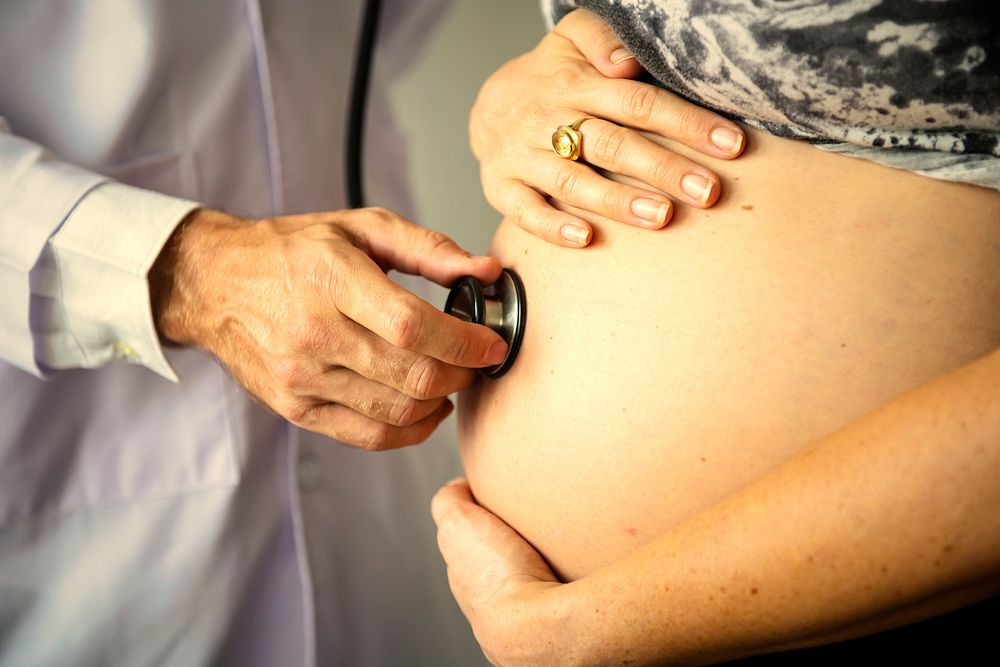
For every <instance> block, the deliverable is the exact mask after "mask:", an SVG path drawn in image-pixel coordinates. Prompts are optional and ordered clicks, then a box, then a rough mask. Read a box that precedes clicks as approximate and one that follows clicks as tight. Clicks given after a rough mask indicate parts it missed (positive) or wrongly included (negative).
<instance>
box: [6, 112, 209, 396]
mask: <svg viewBox="0 0 1000 667" xmlns="http://www.w3.org/2000/svg"><path fill="white" fill-rule="evenodd" d="M197 206H198V205H197V204H196V203H194V202H191V201H187V200H184V199H178V198H175V197H168V196H166V195H161V194H158V193H155V192H150V191H147V190H141V189H138V188H133V187H130V186H127V185H123V184H120V183H114V182H109V181H107V179H106V178H105V177H103V176H101V175H99V174H95V173H93V172H90V171H87V170H85V169H81V168H79V167H75V166H73V165H70V164H67V163H65V162H61V161H59V160H57V159H55V158H54V157H53V156H52V155H51V154H49V153H48V152H47V151H46V150H45V149H44V148H42V147H41V146H38V145H37V144H34V143H32V142H30V141H27V140H25V139H22V138H19V137H16V136H14V135H12V134H11V133H10V130H9V128H8V127H7V126H6V124H5V123H4V121H3V119H2V118H0V238H2V239H3V243H2V244H0V356H2V357H3V358H4V359H5V360H7V361H9V362H11V363H13V364H14V365H16V366H18V367H20V368H22V369H24V370H26V371H28V372H29V373H32V374H34V375H36V376H38V377H45V376H46V375H48V374H51V373H52V372H54V371H55V370H58V369H65V368H94V367H97V366H100V365H103V364H105V363H108V362H110V361H113V360H117V359H124V360H127V361H130V362H133V363H140V364H143V365H145V366H147V367H149V368H150V369H152V370H153V371H155V372H157V373H159V374H160V375H162V376H164V377H166V378H168V379H171V380H174V381H176V379H177V377H176V374H175V373H174V372H173V369H172V368H171V367H170V365H169V363H168V362H167V360H166V358H165V357H164V355H163V350H162V348H161V346H160V341H159V338H158V336H157V333H156V328H155V325H154V322H153V316H152V309H151V306H150V298H149V285H148V282H147V275H148V273H149V269H150V267H151V266H152V264H153V262H154V261H155V260H156V257H157V256H158V255H159V252H160V250H161V249H162V247H163V245H164V244H165V243H166V241H167V239H168V238H169V237H170V234H171V233H172V232H173V230H174V229H175V228H176V226H177V225H178V224H179V223H180V222H181V220H183V219H184V217H186V216H187V215H188V213H190V212H191V211H192V210H193V209H195V208H196V207H197Z"/></svg>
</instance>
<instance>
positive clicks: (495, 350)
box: [483, 340, 507, 365]
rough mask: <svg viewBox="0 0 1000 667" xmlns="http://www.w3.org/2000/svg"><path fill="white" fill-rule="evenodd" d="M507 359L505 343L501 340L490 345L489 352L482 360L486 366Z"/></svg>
mask: <svg viewBox="0 0 1000 667" xmlns="http://www.w3.org/2000/svg"><path fill="white" fill-rule="evenodd" d="M506 358H507V343H505V342H503V341H502V340H498V341H497V342H495V343H493V344H492V345H490V350H489V352H487V353H486V358H485V359H483V361H485V362H486V363H487V364H494V365H495V364H499V363H501V362H502V361H503V360H504V359H506Z"/></svg>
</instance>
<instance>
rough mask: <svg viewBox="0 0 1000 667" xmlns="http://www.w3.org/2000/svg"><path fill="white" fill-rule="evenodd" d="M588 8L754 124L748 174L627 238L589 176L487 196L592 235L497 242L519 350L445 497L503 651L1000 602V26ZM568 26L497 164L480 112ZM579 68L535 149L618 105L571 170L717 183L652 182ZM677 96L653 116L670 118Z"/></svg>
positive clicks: (903, 17) (713, 649)
mask: <svg viewBox="0 0 1000 667" xmlns="http://www.w3.org/2000/svg"><path fill="white" fill-rule="evenodd" d="M570 4H571V3H559V4H557V5H556V6H554V7H553V8H552V12H553V14H552V17H553V19H558V18H559V17H561V16H563V15H564V14H566V12H567V11H568V10H569V9H570V8H571V7H570V6H569V5H570ZM579 4H582V5H586V6H587V7H589V8H591V9H593V10H595V11H596V12H598V13H599V14H600V15H601V16H603V17H604V18H605V19H606V20H608V21H610V22H611V23H612V24H613V25H614V26H615V28H616V29H617V30H618V32H619V34H620V36H621V37H622V38H624V43H625V46H627V47H628V48H629V49H630V51H631V52H633V53H636V54H638V55H639V57H640V59H641V60H642V62H643V64H644V65H645V66H646V68H647V70H648V71H649V72H650V73H651V74H653V75H654V76H655V77H656V78H657V79H658V80H659V81H660V83H662V84H664V85H665V86H666V87H667V88H669V89H671V90H673V91H675V92H677V93H680V94H682V95H684V96H685V97H688V98H689V99H691V100H693V101H696V102H699V103H701V104H704V105H706V106H709V107H713V108H715V109H717V110H720V111H723V112H726V113H728V114H730V115H732V116H735V117H737V118H740V119H742V120H744V121H745V122H746V123H747V124H748V125H750V126H751V128H753V129H750V130H748V131H747V141H746V144H747V149H746V152H745V154H744V155H743V157H742V158H741V159H740V160H739V161H738V162H727V161H723V160H714V161H713V160H706V159H705V158H704V157H699V158H698V159H699V160H700V161H702V162H703V163H704V164H705V165H706V166H707V167H709V168H710V169H711V170H712V172H714V174H716V175H717V177H718V178H719V179H721V182H722V183H724V185H725V187H724V189H723V193H722V196H721V198H720V199H719V201H718V203H717V204H716V205H715V206H714V207H712V208H710V209H699V208H694V207H690V206H684V205H680V206H677V207H676V209H677V210H676V211H674V212H673V221H672V223H671V225H670V227H668V228H667V229H666V230H664V231H662V232H656V233H653V232H649V231H644V230H640V229H635V228H631V227H627V226H624V225H620V224H616V223H613V222H611V221H610V220H608V219H607V218H614V219H622V218H624V217H625V216H623V215H620V214H616V211H617V210H620V209H622V208H623V207H622V206H621V205H620V204H619V205H618V207H617V209H616V208H615V205H614V204H613V203H612V204H609V205H607V208H605V209H601V207H600V205H599V204H598V203H597V202H605V201H610V202H614V201H615V197H614V194H615V193H616V192H618V191H616V190H614V189H613V188H614V186H613V185H611V183H610V182H608V181H603V179H601V177H600V176H598V175H597V173H596V172H594V171H591V170H590V169H589V168H588V167H587V166H585V165H581V164H578V163H569V162H563V163H559V166H558V167H555V168H551V169H549V170H550V171H553V172H555V174H556V176H555V177H553V179H554V180H553V183H554V186H553V187H550V186H548V184H546V183H544V182H539V183H529V184H528V185H532V186H534V187H536V188H538V189H539V190H541V191H543V192H546V193H547V194H550V195H552V197H553V198H554V199H556V200H562V201H563V202H565V203H559V202H556V206H557V208H558V209H559V210H554V209H551V208H548V206H547V204H546V202H545V201H544V200H541V198H540V197H539V201H538V202H537V207H536V208H535V209H534V210H527V209H526V208H524V207H522V208H521V209H519V210H517V211H507V210H505V209H504V207H503V198H502V196H499V195H498V194H497V193H487V194H488V195H489V196H491V200H493V201H494V203H495V204H497V205H498V208H500V209H501V210H502V211H504V212H505V213H508V214H509V215H513V216H514V217H516V219H517V222H520V223H521V226H528V227H531V226H532V225H537V226H543V227H548V228H551V229H552V230H559V229H561V228H562V227H563V226H565V225H566V224H571V218H572V219H577V218H578V219H580V220H584V221H585V222H584V223H583V224H586V225H588V227H587V228H588V229H592V230H593V231H592V238H593V240H592V242H591V244H590V247H589V248H587V249H586V250H585V251H569V250H566V249H565V248H560V247H558V246H557V245H555V244H546V243H544V242H543V241H540V240H537V239H535V238H534V237H532V236H531V235H530V234H528V233H526V232H525V231H524V230H522V229H521V228H520V227H519V225H518V224H514V223H513V222H512V220H511V219H507V220H505V221H504V222H503V223H502V224H501V226H500V228H499V230H498V232H497V235H496V237H495V239H494V245H493V252H494V253H495V254H496V255H497V256H498V257H499V258H500V260H501V261H502V262H503V263H504V264H505V265H507V266H511V267H513V268H515V269H516V270H517V271H518V272H519V273H520V274H521V276H522V278H523V279H524V282H525V286H526V290H527V295H528V301H529V312H528V326H527V329H526V336H525V339H524V343H523V346H522V350H521V353H520V357H519V358H518V360H517V363H516V364H515V365H514V366H513V368H512V370H511V371H510V372H509V373H508V374H507V375H506V376H505V377H503V378H502V379H500V380H498V381H487V382H482V383H480V384H478V385H477V386H476V387H475V388H474V389H473V390H472V391H469V392H467V393H466V394H465V395H463V396H462V402H461V405H460V409H461V412H460V433H461V437H462V446H463V452H462V454H463V458H464V461H465V465H466V469H467V473H468V482H467V483H466V482H465V481H463V480H459V481H456V482H455V483H453V484H451V485H449V486H447V487H445V489H443V490H442V492H441V493H440V494H439V495H438V497H437V499H436V500H435V505H434V513H435V517H436V519H437V520H438V522H439V543H440V544H441V548H442V553H443V554H444V556H445V559H446V561H447V562H448V566H449V573H450V578H451V581H452V588H453V591H454V592H455V594H456V597H457V598H458V600H459V602H460V604H461V605H462V606H463V610H464V611H465V612H466V615H467V616H468V617H469V619H470V621H471V623H472V624H473V628H474V629H475V630H476V633H477V637H478V638H479V639H480V642H481V643H482V644H483V648H484V650H485V651H486V653H487V656H489V657H490V658H491V659H492V660H493V661H494V662H495V663H496V664H502V665H557V664H647V663H652V662H715V661H719V660H724V659H730V658H734V657H740V656H747V655H753V654H759V653H767V652H773V651H780V650H785V649H789V648H797V647H802V646H811V645H816V644H825V643H829V642H834V641H838V640H842V639H847V638H852V637H857V636H861V635H867V634H871V633H874V632H878V631H881V630H886V629H889V628H894V627H897V626H901V625H906V624H910V623H914V622H917V621H921V620H923V619H927V618H931V617H935V616H940V615H942V614H945V613H947V612H951V611H953V610H956V609H959V608H962V607H967V606H969V605H973V604H975V603H981V601H983V600H986V599H988V598H990V597H991V596H993V595H996V594H997V592H998V591H1000V512H998V511H997V510H996V508H997V507H998V506H1000V484H998V483H997V480H998V479H1000V352H998V351H997V350H998V348H1000V194H998V193H997V188H998V187H1000V166H998V165H1000V157H998V156H1000V149H998V136H1000V76H998V73H997V64H996V63H997V62H998V60H1000V45H998V38H997V33H996V29H995V27H994V23H993V22H991V21H990V20H989V19H988V17H987V16H985V15H983V16H977V15H976V12H977V11H979V10H977V9H976V8H975V3H971V2H960V1H954V2H912V3H895V2H888V1H886V2H880V1H879V0H855V1H844V2H838V3H817V2H813V1H811V0H796V1H792V2H775V1H769V0H764V1H759V2H749V1H747V2H707V1H706V2H686V1H683V0H659V1H658V2H652V3H651V2H630V1H619V2H599V1H595V2H581V3H579ZM821 8H822V9H821ZM591 20H597V19H596V17H594V16H593V15H588V14H585V13H582V12H574V13H573V14H570V15H569V16H568V17H567V18H566V19H565V20H564V22H563V24H561V25H565V24H567V23H570V22H573V21H591ZM563 32H565V30H563ZM546 40H548V42H545V41H543V44H542V46H540V47H539V49H537V50H536V51H535V52H533V53H532V54H529V55H528V56H525V57H524V58H522V59H519V60H517V61H513V62H512V63H510V64H508V65H507V66H506V67H505V68H504V69H502V70H501V71H500V72H498V74H497V75H495V76H494V78H493V80H491V81H490V82H488V83H487V86H486V87H484V91H483V93H482V95H481V98H480V102H479V104H478V105H477V109H476V110H475V111H474V114H473V140H474V141H473V143H474V148H475V149H476V150H477V154H479V155H480V158H481V159H482V160H483V164H484V170H485V169H488V168H491V167H490V164H491V160H492V158H491V156H490V155H489V153H488V151H484V150H483V148H482V145H481V146H479V147H477V146H476V138H477V118H478V120H479V121H480V122H483V118H484V117H485V116H486V115H487V113H488V110H489V109H492V110H493V111H494V112H495V111H496V109H498V108H500V105H499V104H496V103H495V102H493V101H492V100H491V96H492V95H496V94H500V93H501V92H504V91H506V93H507V94H509V93H510V90H509V89H506V88H504V86H505V85H506V86H508V87H509V86H510V85H511V84H510V82H511V81H517V80H520V81H522V82H523V83H524V85H531V77H532V76H533V74H532V72H533V71H537V70H540V69H542V68H544V67H545V64H544V61H543V59H542V57H543V55H544V53H549V52H551V50H553V49H557V46H558V45H559V44H562V45H563V46H567V44H566V40H565V38H563V37H562V36H561V34H560V28H559V27H557V29H556V31H555V32H554V33H553V34H551V35H549V36H548V37H547V38H546ZM560 40H562V41H560ZM543 46H544V47H546V48H548V49H549V51H544V50H543V48H542V47H543ZM543 51H544V53H543ZM613 61H614V59H613V58H612V62H613ZM564 77H565V85H564V86H563V87H562V89H561V90H556V91H554V95H553V101H552V108H551V109H540V110H537V111H535V112H530V113H527V114H524V113H523V111H524V110H523V109H517V111H518V112H520V113H521V116H522V118H523V119H524V121H523V122H524V124H526V125H528V126H529V127H531V128H534V130H535V131H534V134H531V132H530V131H529V132H528V133H527V134H526V135H525V136H526V139H525V142H526V143H530V144H531V145H532V147H533V149H535V150H538V151H541V150H542V149H543V147H544V144H545V141H546V140H547V139H548V134H549V133H551V131H552V130H554V129H555V127H556V126H558V125H569V124H571V123H573V122H574V121H576V120H578V119H579V118H583V117H587V116H596V117H597V119H595V120H586V121H584V122H583V124H582V125H579V131H580V133H581V134H582V135H583V137H584V140H583V142H582V151H583V154H582V157H581V160H583V161H586V162H589V163H590V164H591V165H594V166H595V167H603V168H606V169H608V170H609V171H613V172H620V173H621V175H620V176H619V175H614V176H613V177H614V178H615V179H617V180H623V181H630V182H631V181H638V182H642V183H646V184H649V185H652V186H654V187H658V188H659V189H661V190H663V191H665V192H667V193H668V194H671V195H672V196H674V198H675V200H676V201H677V202H680V203H681V204H689V203H693V202H694V203H697V202H699V201H701V202H705V201H711V200H712V199H713V198H714V197H716V196H717V195H718V190H719V189H718V187H717V186H718V183H719V181H713V180H707V181H699V179H698V178H690V175H691V173H694V172H692V171H691V170H685V169H673V170H662V171H651V170H650V166H649V164H648V163H644V162H643V160H644V156H646V155H647V154H648V153H649V150H650V147H651V146H652V145H653V144H652V143H649V142H648V141H647V140H646V139H643V138H641V137H640V136H639V135H637V134H635V133H633V132H631V131H629V130H623V129H621V128H618V127H616V126H615V124H613V123H611V122H608V121H607V120H605V119H606V118H607V117H608V116H607V110H606V109H603V108H598V107H599V106H600V105H599V103H597V102H594V101H593V100H596V99H598V98H599V95H597V93H596V92H594V91H590V92H591V93H592V94H591V95H590V97H588V96H587V95H586V94H585V93H584V92H581V91H580V88H581V85H582V84H581V83H580V81H579V80H577V79H575V78H574V71H573V70H572V68H567V69H566V71H565V72H564ZM617 83H619V82H615V81H610V80H609V81H608V82H607V83H606V86H607V89H608V90H612V89H613V86H614V85H616V84H617ZM588 85H589V84H588ZM649 90H651V91H654V89H652V88H650V89H649ZM566 91H570V92H571V93H575V94H576V95H577V96H576V97H575V98H574V97H573V96H572V95H570V94H567V92H566ZM658 95H667V93H660V92H659V91H656V92H651V93H649V94H648V95H645V96H643V98H642V99H636V100H634V101H635V102H636V104H635V106H636V108H642V107H645V108H647V109H648V110H649V113H650V117H651V118H652V117H653V116H655V113H656V109H657V108H658V107H657V104H658V100H661V99H663V98H662V97H659V96H658ZM568 100H582V102H581V103H579V104H578V105H576V106H573V105H572V104H570V103H569V101H568ZM507 108H511V109H516V105H510V104H508V105H507ZM546 114H549V115H548V116H547V115H546ZM544 119H550V120H549V122H548V123H547V124H546V123H544V122H543V120H544ZM488 120H489V122H485V123H484V124H485V125H486V126H492V127H498V126H501V125H502V123H501V120H500V119H499V117H498V118H492V117H490V118H489V119H488ZM661 120H662V118H661ZM673 120H674V121H676V122H675V125H677V126H680V127H683V126H684V118H683V117H678V118H675V119H673ZM535 121H537V123H535ZM532 123H535V125H537V126H538V127H537V128H535V126H534V125H533V124H532ZM513 125H514V121H513V120H508V122H507V126H513ZM543 126H547V128H548V132H543V131H542V129H541V128H542V127H543ZM643 129H653V128H652V127H645V128H643ZM528 135H530V138H528ZM653 139H654V140H656V141H657V142H659V143H663V144H666V145H669V146H670V147H671V149H672V150H674V151H676V152H677V153H680V154H687V155H690V156H693V155H694V154H693V153H691V152H690V151H689V150H688V149H686V148H685V147H683V146H681V145H679V144H675V143H673V142H670V141H667V140H664V139H657V138H655V137H654V138H653ZM803 140H804V141H803ZM480 143H481V144H482V143H483V142H480ZM811 144H813V145H811ZM485 145H486V146H489V142H485ZM818 148H823V149H825V150H819V149H818ZM539 155H541V153H540V152H539ZM549 158H551V160H558V158H556V157H554V156H552V155H551V153H550V154H549V155H548V157H547V158H545V159H543V158H541V157H539V158H538V160H537V162H538V164H539V171H540V172H541V171H543V170H544V169H546V168H548V167H546V165H551V164H552V162H551V160H550V159H549ZM859 158H862V159H859ZM541 178H542V177H541V176H540V177H539V179H540V180H541ZM595 179H597V180H595ZM598 180H600V181H602V182H601V183H598ZM698 186H701V190H700V192H699V191H698ZM600 188H604V190H603V194H602V196H600V197H597V196H594V195H593V194H592V193H593V192H595V191H597V190H599V189H600ZM588 193H590V194H588ZM692 193H694V194H693V195H692ZM588 196H590V197H592V199H588ZM619 199H620V200H625V198H624V196H621V197H620V198H619ZM692 200H693V202H692ZM595 213H596V214H595ZM560 216H563V217H560ZM552 237H553V239H555V240H558V239H557V238H556V235H555V234H553V235H552ZM515 531H516V532H515ZM561 582H568V583H561ZM985 604H986V606H983V605H982V604H981V605H980V606H979V607H978V609H979V610H985V611H981V612H980V616H982V615H983V614H989V613H991V611H992V613H994V614H995V608H996V604H995V603H989V602H988V603H985ZM991 604H992V607H990V606H989V605H991ZM994 618H995V616H994ZM872 650H876V649H872Z"/></svg>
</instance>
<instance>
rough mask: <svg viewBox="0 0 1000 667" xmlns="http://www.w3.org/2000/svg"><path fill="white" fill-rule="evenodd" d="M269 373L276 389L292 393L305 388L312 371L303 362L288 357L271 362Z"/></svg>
mask: <svg viewBox="0 0 1000 667" xmlns="http://www.w3.org/2000/svg"><path fill="white" fill-rule="evenodd" d="M271 375H272V376H273V377H274V382H275V384H276V385H277V389H278V390H279V391H282V392H286V393H289V392H291V393H294V392H298V391H300V390H302V389H305V388H307V387H308V386H309V379H310V378H311V377H312V373H311V372H310V370H309V369H308V368H307V367H306V365H305V364H303V363H302V362H301V361H299V360H297V359H288V358H285V359H278V360H277V361H275V362H273V364H272V367H271Z"/></svg>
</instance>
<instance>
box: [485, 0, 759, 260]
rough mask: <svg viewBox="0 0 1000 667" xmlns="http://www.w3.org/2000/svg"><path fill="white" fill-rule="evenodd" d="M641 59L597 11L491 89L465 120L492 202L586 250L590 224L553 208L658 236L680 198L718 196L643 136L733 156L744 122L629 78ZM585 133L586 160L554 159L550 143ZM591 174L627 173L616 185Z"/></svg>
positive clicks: (550, 236) (706, 176)
mask: <svg viewBox="0 0 1000 667" xmlns="http://www.w3.org/2000/svg"><path fill="white" fill-rule="evenodd" d="M640 72H641V67H640V66H639V64H638V63H637V62H636V60H635V58H634V57H633V56H632V54H630V53H629V52H628V51H626V50H625V49H624V48H623V46H622V43H621V41H620V40H619V39H618V37H617V36H616V35H615V33H614V32H613V31H612V30H611V28H610V27H609V26H607V25H606V24H605V23H604V22H602V21H601V19H600V18H598V17H597V15H595V14H593V13H591V12H589V11H587V10H582V9H580V10H576V11H573V12H571V13H570V14H567V15H566V16H565V17H564V18H563V19H562V20H561V21H560V22H559V23H558V25H556V27H555V29H554V30H553V31H552V32H551V33H549V34H548V35H546V36H545V37H544V38H543V39H542V41H541V42H540V43H539V44H538V46H537V47H536V48H535V49H534V50H532V51H530V52H528V53H527V54H525V55H523V56H521V57H519V58H516V59H514V60H512V61H510V62H509V63H507V64H506V65H504V66H503V67H501V68H500V69H499V70H497V72H496V73H494V74H493V75H492V76H491V77H490V78H489V79H488V80H487V81H486V83H485V84H484V85H483V87H482V90H481V91H480V93H479V97H478V99H477V100H476V103H475V105H474V107H473V109H472V114H471V117H470V122H469V133H470V141H471V145H472V151H473V153H474V154H475V155H476V158H477V159H478V160H479V161H480V172H481V177H482V182H483V191H484V193H485V195H486V198H487V200H488V201H489V202H490V204H491V205H492V206H493V207H494V208H496V209H497V210H498V211H499V212H500V213H502V214H504V215H506V216H508V217H510V218H512V219H514V220H515V221H517V223H518V224H519V225H520V226H521V227H523V228H524V229H526V230H527V231H529V232H531V233H533V234H535V235H536V236H540V237H542V238H544V239H546V240H548V241H550V242H552V243H556V244H560V245H564V246H570V247H582V246H585V245H587V244H588V243H589V242H590V239H591V237H592V231H593V230H592V228H591V226H590V225H589V224H588V223H587V222H585V221H584V220H582V219H581V218H580V217H577V216H575V215H572V214H571V213H569V212H568V211H566V210H564V209H565V207H563V206H561V205H560V206H559V207H558V208H557V207H554V206H553V205H552V204H551V203H550V199H551V200H557V201H558V202H561V203H562V204H568V205H570V206H571V207H575V208H577V209H581V210H583V211H587V212H591V213H596V214H598V215H600V216H603V217H605V218H610V219H612V220H617V221H620V222H624V223H628V224H632V225H637V226H640V227H646V228H650V229H659V228H661V227H663V226H664V225H665V224H667V222H668V221H669V220H670V217H671V215H672V213H673V209H672V202H671V199H673V200H674V201H676V202H680V203H684V204H687V205H690V206H696V207H700V208H704V207H708V206H711V205H712V204H714V203H715V201H716V200H717V199H718V197H719V191H720V190H719V178H718V176H716V175H715V174H714V173H713V172H712V171H711V170H710V169H707V168H706V167H703V166H701V165H699V164H697V163H696V162H693V161H692V160H690V159H688V158H686V157H683V156H681V155H678V154H677V153H673V152H671V151H669V150H667V149H665V148H662V147H660V146H658V145H656V144H654V143H652V142H651V141H649V140H647V139H645V138H644V137H643V136H642V135H641V134H640V133H639V132H638V131H637V130H645V131H649V132H652V133H654V134H659V135H663V136H665V137H667V138H669V139H672V140H675V141H677V142H679V143H681V144H684V145H686V146H688V147H690V148H692V149H694V150H696V151H698V152H699V153H702V154H704V155H708V156H711V157H715V158H722V159H731V158H735V157H737V156H738V155H739V154H740V153H741V152H742V151H743V148H744V147H745V144H746V141H745V135H744V133H743V131H742V130H741V129H740V127H739V125H737V124H736V123H734V122H732V121H730V120H727V119H725V118H723V117H722V116H719V115H717V114H715V113H713V112H711V111H707V110H705V109H702V108H700V107H698V106H695V105H693V104H691V103H689V102H687V101H685V100H683V99H681V98H680V97H677V96H676V95H673V94H671V93H669V92H667V91H665V90H663V89H661V88H657V87H655V86H652V85H649V84H646V83H639V82H637V81H632V80H630V79H631V78H632V77H635V76H637V75H638V74H639V73H640ZM588 116H593V117H595V118H594V119H593V120H586V121H585V122H584V123H583V124H582V125H579V126H578V127H577V130H578V132H579V135H582V137H583V138H582V141H581V142H580V147H581V153H580V156H579V160H578V161H572V160H570V159H566V158H563V157H560V156H557V155H556V154H555V153H554V152H553V149H552V135H553V132H555V130H556V129H557V128H558V127H560V126H570V125H573V124H574V123H575V122H576V121H578V120H580V119H582V118H586V117H588ZM591 166H593V167H596V168H598V169H602V170H606V171H609V172H615V173H618V174H623V175H625V176H629V177H631V178H633V179H635V181H636V182H637V185H636V186H633V185H625V184H621V183H616V182H613V181H611V180H609V179H607V178H604V176H602V175H601V173H600V172H599V171H597V170H595V169H593V168H591Z"/></svg>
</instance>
